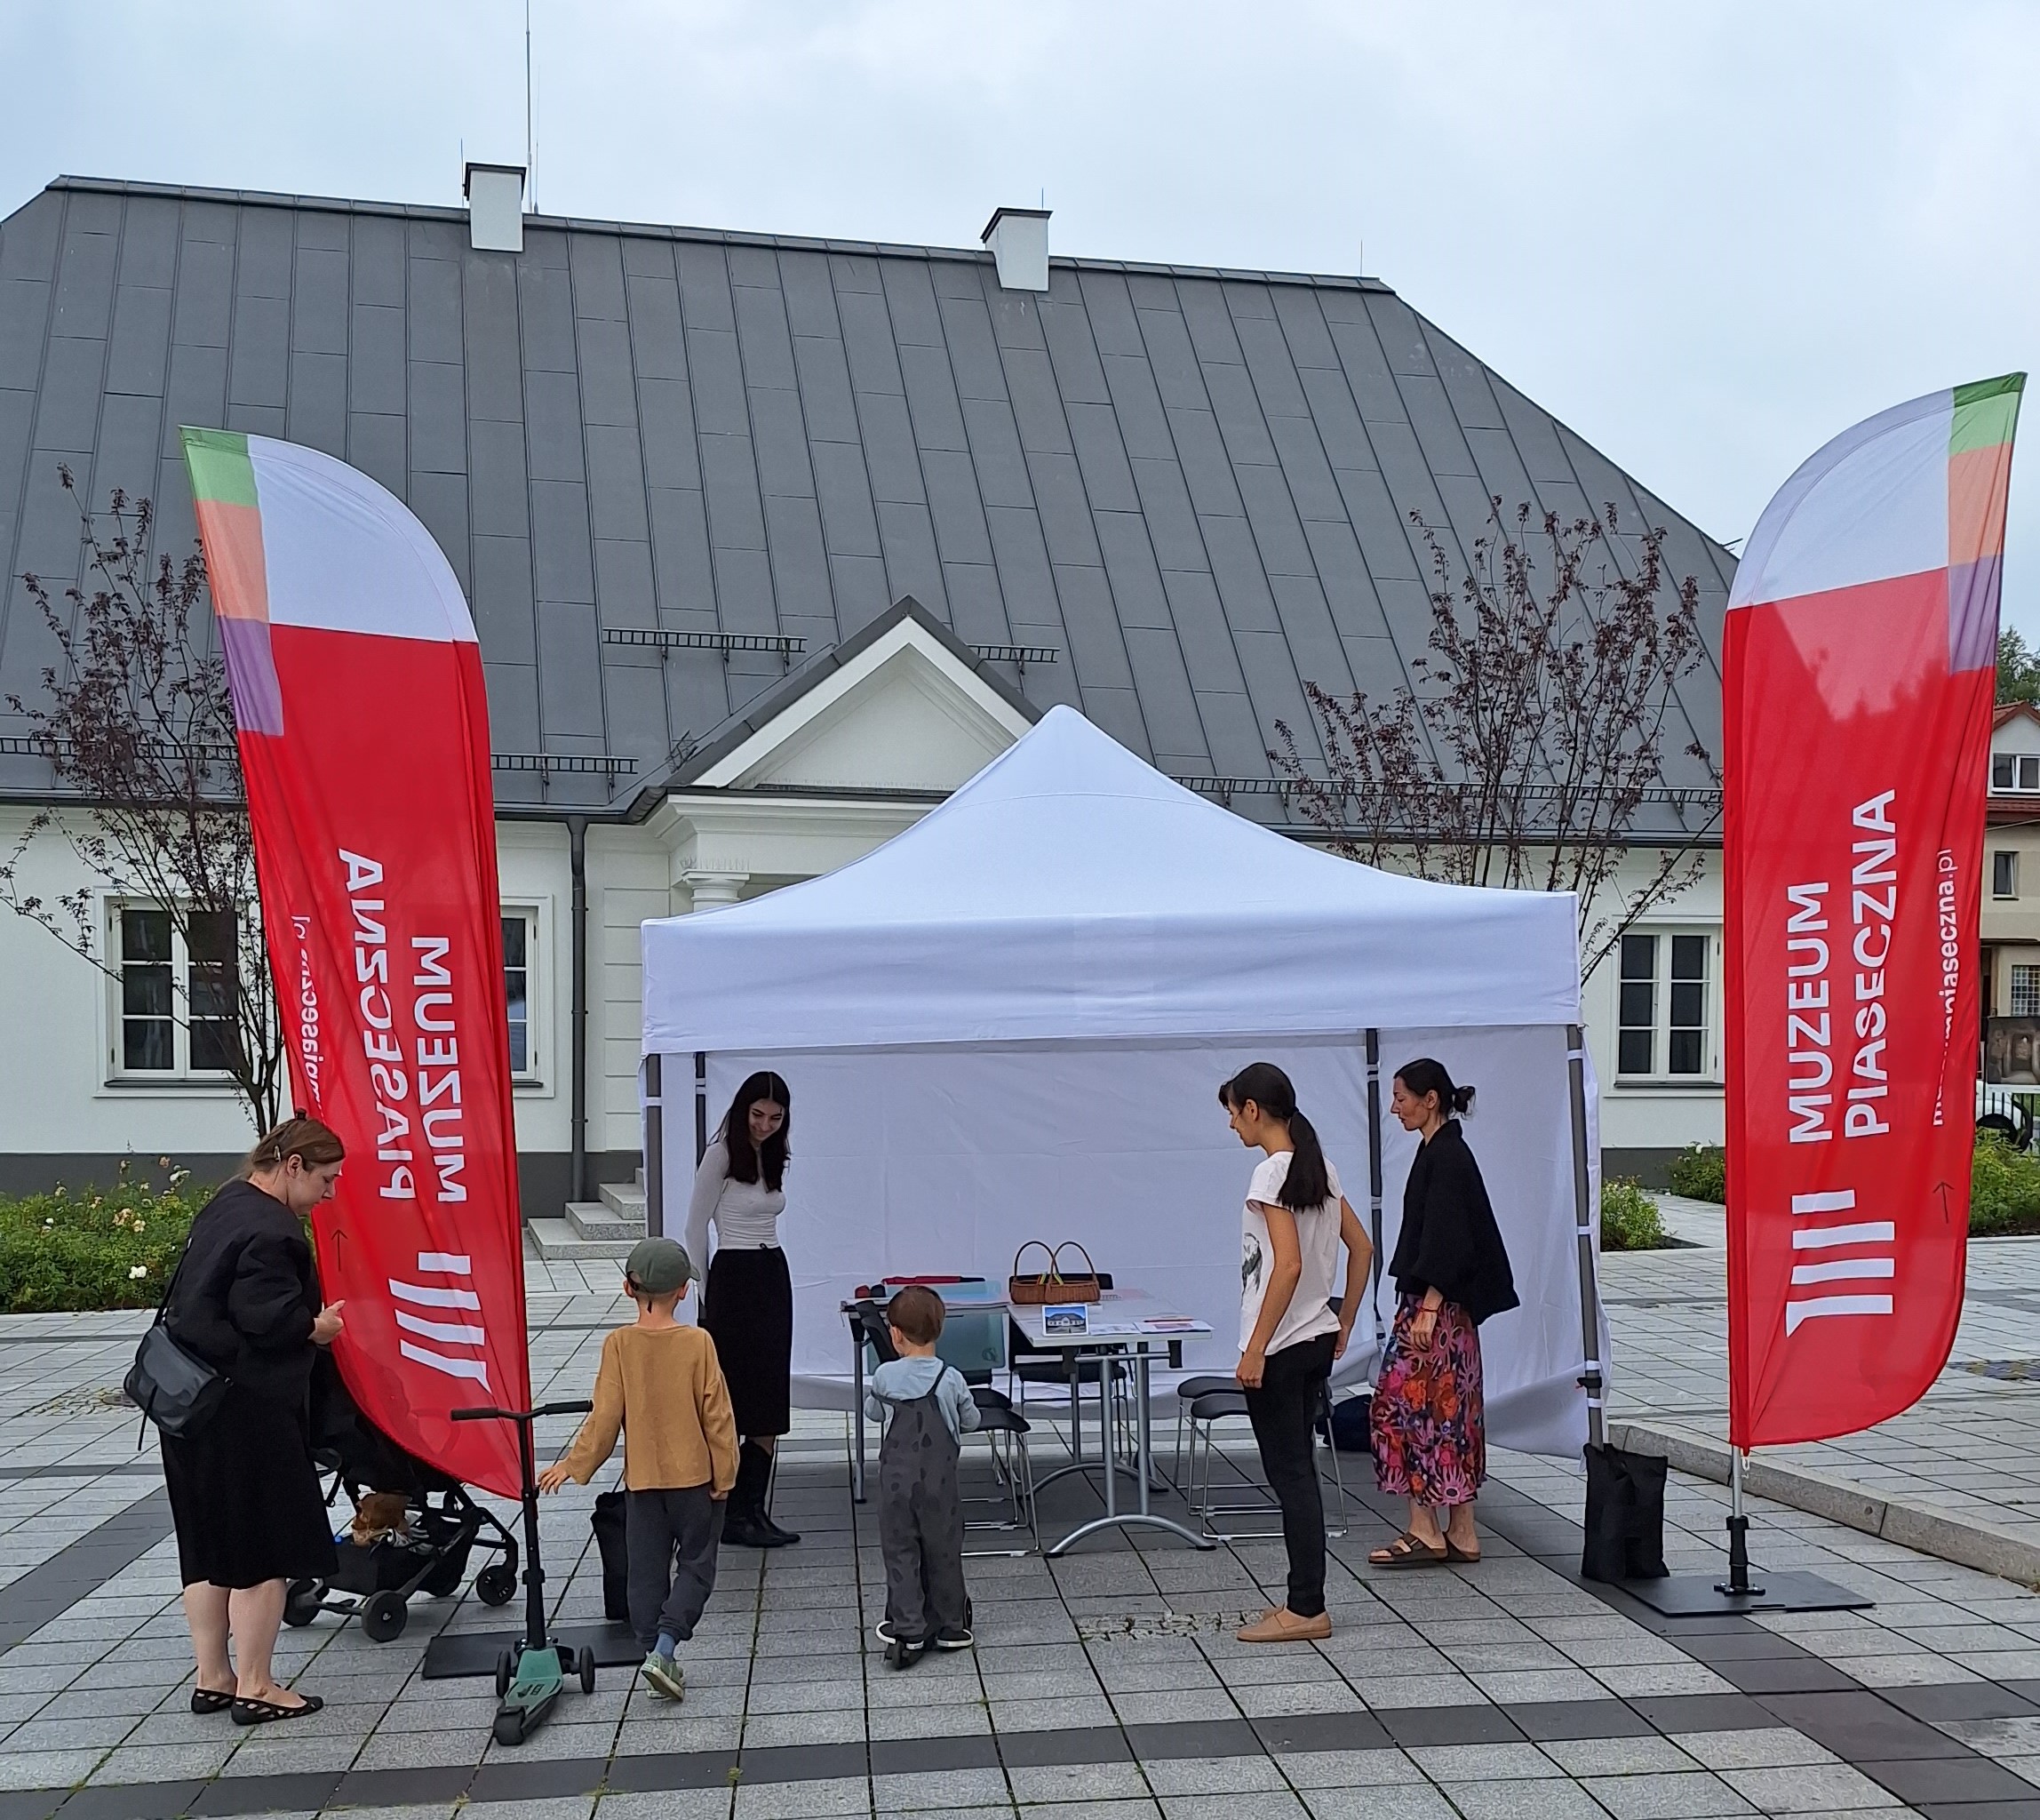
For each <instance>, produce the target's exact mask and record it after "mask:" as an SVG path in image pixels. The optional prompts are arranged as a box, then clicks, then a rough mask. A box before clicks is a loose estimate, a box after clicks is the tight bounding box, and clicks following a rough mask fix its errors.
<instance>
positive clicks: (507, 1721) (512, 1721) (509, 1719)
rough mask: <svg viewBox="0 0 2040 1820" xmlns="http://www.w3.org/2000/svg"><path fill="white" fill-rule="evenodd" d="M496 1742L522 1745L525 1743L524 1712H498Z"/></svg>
mask: <svg viewBox="0 0 2040 1820" xmlns="http://www.w3.org/2000/svg"><path fill="white" fill-rule="evenodd" d="M496 1742H497V1743H498V1744H522V1743H523V1742H524V1715H523V1714H522V1712H498V1714H497V1715H496Z"/></svg>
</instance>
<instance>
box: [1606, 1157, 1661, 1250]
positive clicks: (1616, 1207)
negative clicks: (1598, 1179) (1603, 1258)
mask: <svg viewBox="0 0 2040 1820" xmlns="http://www.w3.org/2000/svg"><path fill="white" fill-rule="evenodd" d="M1669 1242H1670V1241H1669V1240H1668V1239H1667V1238H1666V1237H1665V1230H1664V1221H1663V1220H1662V1219H1661V1217H1659V1214H1658V1204H1657V1202H1656V1201H1653V1200H1652V1199H1651V1197H1650V1196H1649V1195H1648V1194H1646V1193H1645V1192H1644V1190H1643V1189H1642V1188H1641V1187H1640V1186H1639V1185H1638V1184H1637V1183H1635V1182H1632V1181H1628V1180H1625V1179H1624V1178H1623V1177H1619V1176H1618V1177H1613V1178H1612V1179H1609V1178H1605V1179H1604V1180H1603V1181H1602V1183H1601V1249H1602V1250H1604V1251H1657V1250H1661V1249H1663V1248H1664V1247H1665V1246H1666V1245H1668V1244H1669Z"/></svg>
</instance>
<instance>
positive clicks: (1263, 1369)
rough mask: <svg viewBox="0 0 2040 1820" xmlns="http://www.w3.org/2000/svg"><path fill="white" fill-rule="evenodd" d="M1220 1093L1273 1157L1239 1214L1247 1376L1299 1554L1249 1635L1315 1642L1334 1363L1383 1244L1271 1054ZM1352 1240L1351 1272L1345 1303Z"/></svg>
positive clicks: (1324, 1632)
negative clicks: (1326, 1414) (1339, 1278)
mask: <svg viewBox="0 0 2040 1820" xmlns="http://www.w3.org/2000/svg"><path fill="white" fill-rule="evenodd" d="M1218 1101H1219V1104H1220V1105H1221V1106H1223V1107H1224V1108H1225V1110H1226V1112H1227V1113H1228V1114H1230V1115H1231V1121H1232V1129H1233V1131H1234V1132H1235V1133H1236V1134H1237V1136H1238V1137H1239V1141H1240V1142H1241V1143H1242V1144H1244V1145H1247V1147H1248V1148H1249V1149H1255V1150H1259V1151H1261V1152H1262V1153H1263V1161H1262V1162H1261V1163H1259V1164H1258V1165H1257V1166H1256V1167H1255V1171H1254V1179H1253V1181H1252V1182H1251V1183H1249V1184H1248V1185H1247V1204H1246V1207H1245V1209H1244V1211H1243V1212H1242V1214H1241V1216H1240V1234H1239V1238H1240V1243H1239V1385H1240V1388H1241V1390H1242V1391H1244V1392H1245V1393H1246V1396H1247V1418H1248V1419H1249V1420H1250V1421H1251V1422H1252V1423H1253V1424H1254V1440H1255V1445H1256V1446H1258V1447H1259V1448H1260V1449H1261V1469H1262V1471H1263V1473H1265V1474H1266V1475H1267V1478H1268V1487H1269V1489H1270V1490H1271V1491H1272V1492H1273V1493H1274V1494H1275V1497H1276V1500H1277V1502H1279V1504H1280V1505H1281V1506H1282V1543H1283V1546H1284V1548H1285V1549H1287V1552H1288V1556H1289V1582H1288V1589H1287V1599H1286V1600H1285V1601H1284V1602H1283V1603H1282V1604H1280V1605H1279V1606H1277V1607H1275V1608H1274V1609H1273V1610H1271V1611H1270V1612H1268V1613H1267V1614H1266V1615H1265V1616H1263V1617H1261V1618H1260V1619H1258V1620H1257V1621H1255V1623H1253V1624H1248V1625H1247V1628H1246V1629H1245V1630H1243V1631H1241V1632H1239V1640H1240V1641H1241V1642H1242V1643H1289V1642H1298V1643H1302V1642H1311V1641H1314V1640H1318V1639H1319V1638H1324V1637H1328V1636H1330V1635H1331V1634H1332V1620H1331V1617H1330V1616H1329V1614H1327V1611H1326V1609H1325V1504H1324V1499H1323V1498H1322V1497H1320V1496H1319V1490H1318V1471H1317V1462H1316V1460H1315V1458H1314V1457H1313V1455H1312V1452H1311V1449H1312V1447H1313V1445H1314V1432H1315V1429H1316V1425H1317V1421H1318V1417H1319V1412H1320V1411H1321V1409H1323V1406H1324V1400H1325V1384H1326V1380H1327V1378H1328V1377H1330V1376H1331V1372H1332V1361H1334V1360H1335V1359H1336V1358H1338V1357H1340V1355H1341V1354H1343V1353H1344V1352H1345V1350H1346V1342H1347V1341H1348V1340H1349V1339H1351V1337H1352V1332H1353V1319H1354V1317H1355V1316H1356V1315H1357V1314H1359V1312H1360V1304H1361V1302H1362V1301H1363V1300H1364V1299H1365V1297H1366V1294H1367V1270H1368V1267H1369V1265H1371V1264H1372V1262H1373V1259H1374V1247H1373V1246H1372V1245H1371V1244H1369V1243H1368V1241H1367V1231H1366V1229H1365V1228H1364V1227H1363V1226H1362V1225H1360V1223H1359V1219H1358V1218H1357V1217H1355V1215H1354V1213H1353V1209H1351V1207H1350V1206H1349V1205H1348V1204H1347V1202H1346V1199H1345V1196H1344V1195H1343V1194H1342V1193H1340V1192H1339V1177H1338V1175H1337V1172H1336V1171H1335V1170H1334V1169H1333V1168H1332V1165H1331V1164H1330V1163H1329V1162H1328V1161H1327V1160H1326V1157H1325V1152H1324V1148H1323V1146H1322V1145H1320V1144H1319V1142H1318V1134H1317V1132H1316V1131H1315V1130H1312V1129H1311V1122H1310V1120H1308V1119H1307V1118H1305V1117H1304V1116H1303V1114H1302V1113H1301V1112H1299V1111H1298V1110H1297V1109H1296V1090H1295V1088H1294V1087H1293V1086H1291V1085H1290V1083H1289V1077H1288V1076H1287V1074H1284V1073H1283V1072H1282V1071H1281V1069H1279V1068H1278V1067H1277V1066H1275V1065H1274V1064H1273V1063H1272V1062H1255V1064H1254V1065H1253V1066H1251V1067H1246V1068H1242V1069H1241V1070H1240V1071H1239V1073H1238V1074H1235V1075H1234V1076H1233V1077H1232V1079H1231V1080H1230V1081H1228V1082H1226V1083H1225V1085H1224V1086H1223V1087H1221V1088H1220V1089H1219V1090H1218ZM1342 1244H1343V1245H1344V1247H1345V1250H1346V1280H1345V1284H1344V1287H1343V1291H1338V1293H1340V1296H1341V1299H1340V1302H1339V1305H1338V1306H1337V1307H1336V1308H1335V1307H1334V1306H1333V1305H1332V1297H1333V1295H1334V1293H1335V1289H1336V1285H1335V1271H1336V1270H1337V1267H1338V1262H1339V1248H1340V1246H1341V1245H1342Z"/></svg>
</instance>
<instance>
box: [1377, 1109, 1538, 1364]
mask: <svg viewBox="0 0 2040 1820" xmlns="http://www.w3.org/2000/svg"><path fill="white" fill-rule="evenodd" d="M1389 1274H1390V1275H1391V1276H1392V1277H1394V1278H1395V1280H1396V1288H1397V1289H1399V1291H1400V1292H1401V1293H1402V1294H1404V1295H1406V1296H1421V1295H1422V1294H1423V1293H1424V1291H1425V1290H1427V1289H1436V1290H1437V1291H1438V1294H1439V1295H1441V1296H1442V1297H1445V1299H1446V1301H1448V1302H1455V1303H1457V1304H1458V1305H1460V1306H1461V1307H1462V1308H1463V1309H1465V1310H1466V1312H1467V1313H1468V1314H1469V1315H1470V1317H1471V1318H1472V1320H1473V1322H1474V1324H1475V1325H1476V1326H1478V1325H1479V1323H1480V1322H1482V1321H1486V1319H1487V1317H1488V1316H1489V1315H1491V1314H1500V1313H1502V1312H1503V1311H1504V1310H1505V1309H1509V1308H1513V1307H1515V1306H1516V1305H1517V1296H1516V1281H1515V1278H1514V1277H1513V1275H1512V1274H1511V1273H1510V1268H1509V1253H1508V1252H1507V1250H1505V1249H1503V1247H1502V1228H1501V1227H1500V1226H1498V1225H1496V1224H1495V1223H1494V1208H1493V1207H1492V1206H1490V1205H1489V1204H1488V1200H1487V1185H1486V1183H1485V1182H1483V1181H1482V1180H1481V1179H1480V1165H1479V1164H1478V1163H1477V1162H1476V1161H1474V1160H1473V1153H1472V1152H1471V1151H1470V1150H1469V1149H1468V1148H1467V1147H1466V1134H1465V1133H1464V1132H1463V1131H1462V1130H1460V1129H1459V1121H1458V1120H1456V1119H1447V1120H1446V1122H1444V1124H1442V1125H1440V1126H1439V1127H1438V1130H1436V1131H1435V1132H1433V1133H1432V1134H1431V1137H1430V1141H1429V1142H1428V1143H1425V1144H1422V1145H1419V1147H1418V1149H1417V1153H1416V1158H1415V1160H1414V1161H1413V1162H1412V1163H1411V1164H1410V1166H1409V1182H1408V1185H1406V1187H1405V1188H1404V1189H1403V1217H1402V1233H1401V1234H1400V1236H1399V1238H1398V1239H1397V1240H1396V1255H1395V1257H1393V1259H1391V1262H1390V1264H1389Z"/></svg>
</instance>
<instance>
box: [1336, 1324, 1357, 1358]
mask: <svg viewBox="0 0 2040 1820" xmlns="http://www.w3.org/2000/svg"><path fill="white" fill-rule="evenodd" d="M1352 1337H1353V1323H1352V1322H1351V1321H1341V1322H1340V1323H1339V1333H1338V1337H1337V1338H1336V1339H1335V1340H1334V1341H1333V1342H1332V1356H1333V1358H1335V1359H1343V1358H1344V1357H1345V1356H1346V1346H1347V1344H1348V1343H1349V1342H1350V1341H1351V1339H1352Z"/></svg>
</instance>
